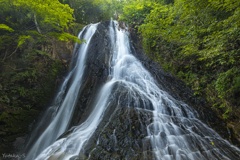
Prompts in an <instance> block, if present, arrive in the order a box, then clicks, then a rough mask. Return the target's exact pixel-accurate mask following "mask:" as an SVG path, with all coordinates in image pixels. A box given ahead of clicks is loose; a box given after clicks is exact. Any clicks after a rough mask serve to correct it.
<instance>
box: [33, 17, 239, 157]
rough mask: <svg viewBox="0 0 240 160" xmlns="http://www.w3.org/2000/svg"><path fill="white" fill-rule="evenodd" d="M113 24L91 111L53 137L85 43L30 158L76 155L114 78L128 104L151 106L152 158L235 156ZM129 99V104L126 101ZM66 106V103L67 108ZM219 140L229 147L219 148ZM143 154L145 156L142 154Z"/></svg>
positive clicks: (71, 98) (75, 87)
mask: <svg viewBox="0 0 240 160" xmlns="http://www.w3.org/2000/svg"><path fill="white" fill-rule="evenodd" d="M116 25H118V24H117V22H115V21H114V22H111V24H110V29H109V35H110V39H111V43H112V49H113V51H112V54H113V55H112V59H111V60H110V62H109V64H110V75H109V77H110V78H109V80H108V82H106V84H105V85H104V86H103V87H102V88H101V90H100V92H99V93H98V96H97V98H96V101H97V103H96V105H95V108H94V109H93V111H92V112H91V114H90V115H89V117H88V118H87V119H86V121H84V122H83V123H82V124H81V125H79V126H76V127H75V128H74V129H73V131H72V132H71V133H70V134H69V135H68V136H66V137H65V138H61V139H59V140H57V141H55V140H56V139H57V137H58V136H59V135H60V134H62V133H63V132H64V131H65V130H66V128H67V125H68V122H69V121H70V118H71V116H70V115H72V111H73V108H74V106H75V103H76V99H77V98H76V97H77V95H78V94H77V93H78V91H79V89H80V84H81V77H82V74H83V72H84V57H86V55H85V54H86V53H87V45H83V46H82V47H81V49H80V50H81V52H79V53H81V55H80V56H79V60H78V61H79V62H77V66H76V69H75V70H76V71H74V72H73V73H70V75H71V74H73V75H74V80H73V82H72V84H71V86H70V88H69V91H68V92H67V94H66V97H65V99H64V100H63V102H62V105H61V107H60V108H59V111H58V113H57V114H56V116H55V118H54V119H53V121H52V123H50V125H49V127H48V128H47V129H46V130H45V132H43V133H42V135H41V136H40V137H39V139H38V141H36V143H35V144H36V145H34V147H33V149H32V150H33V151H31V152H30V153H29V154H28V157H35V155H36V153H39V152H36V150H38V148H36V147H37V146H38V145H40V146H44V147H42V148H45V149H44V150H43V151H42V149H40V151H42V152H41V153H40V154H39V155H38V156H37V158H36V160H47V159H49V160H50V159H51V160H56V159H58V160H60V159H61V160H69V159H70V158H73V157H77V156H78V155H79V153H80V151H81V150H82V149H83V148H84V144H85V143H86V142H87V141H88V140H89V139H90V138H91V136H92V135H93V133H94V131H95V130H96V128H97V127H98V125H99V123H100V122H101V120H102V118H103V116H104V112H105V110H106V109H107V107H108V104H109V97H110V94H111V92H112V89H113V87H114V85H115V84H116V83H121V84H122V86H124V87H125V88H127V90H128V92H127V93H126V92H125V93H124V94H121V95H120V97H121V96H123V97H130V98H129V103H128V105H129V107H134V108H140V104H141V106H143V107H141V108H144V109H146V110H149V111H150V110H152V112H153V116H154V117H153V122H152V123H151V124H150V125H149V126H148V128H147V130H148V136H147V137H145V139H150V141H151V145H152V148H153V151H154V153H155V158H156V159H161V160H174V159H176V160H195V159H199V160H202V159H231V158H232V157H235V156H236V155H234V153H232V150H234V151H235V152H239V150H238V149H237V148H235V147H234V146H232V145H231V144H230V143H229V142H227V141H226V140H223V139H222V138H221V137H220V136H219V135H218V134H217V133H216V132H215V131H213V130H212V129H211V128H209V127H208V126H206V125H205V124H203V123H202V122H201V121H200V120H198V119H197V117H198V114H197V112H196V111H195V110H193V109H192V108H190V107H189V106H188V105H186V104H185V103H183V102H180V101H177V100H175V99H174V98H172V97H171V96H170V95H169V94H168V93H166V92H165V91H163V90H161V89H160V88H159V86H158V84H157V83H156V82H155V80H154V78H153V77H152V76H151V74H150V73H149V72H148V71H147V70H146V69H145V68H144V67H143V65H142V64H141V62H140V61H139V60H138V59H136V58H135V57H134V56H133V55H132V53H131V50H130V42H129V38H128V33H127V32H126V31H123V30H121V29H120V30H118V29H117V28H116V27H114V26H116ZM96 27H97V25H91V26H90V27H89V28H88V29H87V32H86V34H85V36H84V39H87V40H88V42H89V41H90V40H91V37H92V35H93V34H94V32H95V31H96ZM64 83H65V82H64ZM119 99H121V98H119ZM130 99H131V100H130ZM132 99H133V100H134V106H130V105H132V103H130V101H132ZM140 102H141V103H140ZM66 107H68V109H67V110H66V109H65V108H66ZM56 132H57V133H56ZM52 133H54V134H52ZM52 135H54V137H52ZM48 138H49V141H48ZM54 141H55V142H54ZM53 142H54V143H53ZM42 143H46V144H42ZM50 144H51V145H50ZM222 146H226V147H228V148H231V149H228V148H220V147H222ZM145 158H146V159H147V155H145ZM28 159H29V160H30V159H31V158H28Z"/></svg>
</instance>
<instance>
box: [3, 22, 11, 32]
mask: <svg viewBox="0 0 240 160" xmlns="http://www.w3.org/2000/svg"><path fill="white" fill-rule="evenodd" d="M0 29H4V30H7V31H9V32H13V31H14V30H13V29H12V28H10V27H8V26H7V25H5V24H0Z"/></svg>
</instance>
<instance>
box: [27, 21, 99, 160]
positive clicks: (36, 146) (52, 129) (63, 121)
mask: <svg viewBox="0 0 240 160" xmlns="http://www.w3.org/2000/svg"><path fill="white" fill-rule="evenodd" d="M96 27H97V24H94V25H90V26H89V28H88V29H87V27H85V28H84V29H83V31H84V30H86V29H87V31H86V33H85V35H84V37H83V38H84V39H87V43H86V44H82V45H81V48H80V49H79V50H78V54H79V56H78V59H77V62H76V66H75V67H74V68H73V69H72V71H71V72H70V73H69V75H68V76H67V77H66V79H65V81H64V83H63V85H62V87H61V89H60V91H59V93H58V95H57V96H56V98H55V101H54V106H52V107H50V108H49V109H48V110H47V111H46V113H45V115H44V117H43V118H42V121H40V124H38V128H36V129H35V132H33V134H32V137H34V136H35V135H34V134H39V133H38V132H39V131H40V130H43V128H42V127H43V125H44V126H45V129H44V131H42V133H41V135H39V137H37V139H36V140H35V142H34V143H33V144H32V145H30V146H29V148H30V149H29V151H28V154H27V156H26V157H25V159H26V160H32V159H34V158H35V157H36V156H37V155H38V154H39V153H41V151H43V150H44V149H45V148H46V147H48V146H49V145H50V144H52V143H53V142H54V141H55V140H56V139H57V138H58V137H59V136H60V135H61V134H62V133H64V132H65V131H66V129H67V127H68V123H69V121H70V119H71V116H72V112H73V109H74V107H75V105H76V100H77V97H78V92H79V90H80V86H81V80H82V75H83V72H84V68H85V63H84V62H85V57H86V53H87V50H88V43H89V42H90V40H91V37H92V36H93V34H94V33H95V31H96ZM83 31H82V32H81V33H80V34H79V36H78V37H79V38H80V37H81V35H82V33H83ZM70 78H72V82H71V85H70V87H69V89H68V91H67V92H66V95H65V98H64V99H63V100H62V98H63V95H64V93H65V90H66V86H67V83H69V79H70ZM50 110H52V111H51V115H50V119H46V117H47V116H48V115H49V112H50ZM48 121H50V123H49V122H48ZM30 143H31V140H30V141H29V144H30Z"/></svg>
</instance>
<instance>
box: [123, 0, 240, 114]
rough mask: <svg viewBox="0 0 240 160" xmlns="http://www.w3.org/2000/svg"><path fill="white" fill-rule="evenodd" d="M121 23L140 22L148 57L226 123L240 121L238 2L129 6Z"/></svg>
mask: <svg viewBox="0 0 240 160" xmlns="http://www.w3.org/2000/svg"><path fill="white" fill-rule="evenodd" d="M149 4H150V5H149ZM148 6H149V7H148ZM120 19H121V20H124V21H125V22H127V23H128V24H129V25H130V26H131V25H134V24H136V20H140V19H141V20H142V21H141V23H140V24H139V25H138V26H137V28H139V29H138V31H139V33H140V34H141V36H142V43H143V47H144V49H145V51H146V53H148V54H149V56H151V57H152V58H153V59H155V60H157V61H158V62H160V63H161V64H162V66H163V68H164V69H165V70H166V71H169V72H171V73H173V74H175V75H177V76H178V77H179V78H181V79H182V80H184V81H186V82H187V83H188V84H190V85H192V87H193V89H194V90H195V94H198V95H203V96H205V97H206V98H207V99H208V100H209V103H210V104H212V105H213V108H215V109H217V110H218V112H220V113H221V114H222V116H223V118H224V119H226V118H227V117H228V118H229V117H234V116H239V114H240V111H239V105H240V103H239V100H238V98H237V97H239V95H240V93H239V89H240V78H239V77H240V71H239V68H240V61H239V58H240V50H239V46H240V39H239V37H240V28H239V26H240V1H238V0H228V1H221V0H209V1H203V0H195V1H191V0H175V1H174V3H173V1H162V0H155V1H154V0H151V1H146V0H142V1H140V0H135V1H134V0H131V1H128V3H126V5H125V6H124V8H123V14H122V15H121V16H120ZM218 108H220V110H219V109H218ZM233 109H235V111H236V112H234V113H232V112H231V111H232V110H233Z"/></svg>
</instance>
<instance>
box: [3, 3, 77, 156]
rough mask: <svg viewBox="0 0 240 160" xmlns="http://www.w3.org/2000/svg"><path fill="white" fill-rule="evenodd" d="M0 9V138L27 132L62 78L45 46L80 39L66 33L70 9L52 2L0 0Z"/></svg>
mask: <svg viewBox="0 0 240 160" xmlns="http://www.w3.org/2000/svg"><path fill="white" fill-rule="evenodd" d="M0 8H1V10H0V23H1V24H0V135H1V136H8V137H10V136H11V135H16V134H21V133H24V132H26V131H27V129H28V125H29V124H30V123H31V122H32V121H33V119H34V118H36V116H37V115H38V114H39V111H41V110H42V109H43V108H44V107H45V105H46V103H48V101H49V100H50V98H51V97H52V96H53V92H54V91H55V87H56V79H57V76H59V75H61V74H62V71H63V67H62V62H60V61H59V60H54V59H52V58H51V56H50V53H49V52H48V53H46V52H47V51H46V48H51V47H52V42H53V40H54V41H56V40H58V41H75V42H79V43H80V42H81V41H80V40H79V39H78V38H77V37H75V36H73V35H72V34H70V33H69V32H68V30H69V28H70V27H72V28H73V25H74V18H73V16H72V14H73V9H71V8H70V7H69V6H68V5H64V4H61V3H60V2H59V1H57V0H44V1H43V0H41V1H40V0H34V1H33V0H24V1H23V0H11V1H9V0H0ZM51 50H52V51H53V49H49V51H51ZM14 140H15V139H13V141H14ZM3 145H4V144H3ZM3 145H1V146H0V149H1V150H2V149H4V148H6V147H4V146H3ZM2 147H3V148H2ZM6 153H7V152H6Z"/></svg>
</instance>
